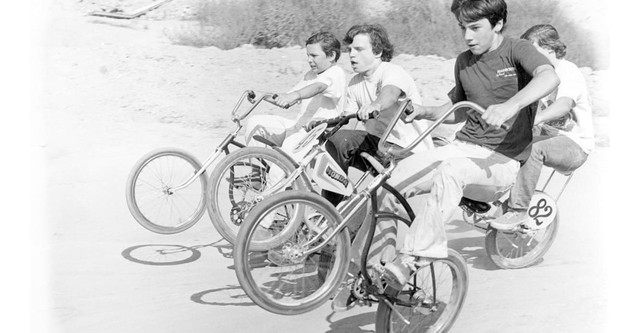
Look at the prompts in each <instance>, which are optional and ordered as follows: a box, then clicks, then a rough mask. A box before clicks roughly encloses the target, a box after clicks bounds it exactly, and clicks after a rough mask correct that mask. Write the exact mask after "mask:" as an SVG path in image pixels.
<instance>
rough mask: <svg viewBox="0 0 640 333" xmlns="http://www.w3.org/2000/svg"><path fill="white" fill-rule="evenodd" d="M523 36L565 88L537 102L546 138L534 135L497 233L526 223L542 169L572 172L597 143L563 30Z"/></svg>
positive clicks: (546, 28)
mask: <svg viewBox="0 0 640 333" xmlns="http://www.w3.org/2000/svg"><path fill="white" fill-rule="evenodd" d="M520 38H522V39H526V40H528V41H530V42H531V43H533V46H535V47H536V49H537V50H538V51H539V52H540V53H542V54H543V55H545V56H546V57H547V58H548V59H549V61H551V64H552V65H553V66H554V67H555V71H556V74H557V75H558V77H559V78H560V85H559V86H558V88H557V89H555V90H554V91H553V92H552V93H551V94H549V95H548V96H546V97H545V98H543V99H541V100H540V102H539V103H538V111H537V113H536V117H535V120H534V125H536V126H538V127H539V128H540V134H541V135H540V136H538V137H534V139H533V142H532V144H531V146H530V149H531V155H529V158H528V159H527V161H526V162H525V163H524V165H523V166H522V167H521V168H520V171H519V172H518V176H517V178H516V182H515V184H514V186H513V187H512V188H511V193H510V196H509V202H508V211H507V212H506V213H505V214H504V215H502V216H500V217H498V218H497V219H496V220H494V221H493V222H491V226H492V227H494V228H496V229H498V230H512V229H514V228H515V227H517V226H518V225H520V224H522V223H524V222H526V221H527V219H528V218H529V217H528V215H527V209H528V208H529V203H530V202H531V198H532V196H533V194H534V193H535V188H536V184H537V183H538V178H540V172H541V170H542V166H543V165H545V166H548V167H551V168H554V169H555V170H557V171H559V172H561V173H565V174H566V173H570V172H572V171H574V170H576V169H577V168H579V167H580V166H581V165H582V164H583V163H584V162H585V161H586V160H587V157H588V156H589V153H590V152H591V151H592V149H593V147H594V145H595V140H594V136H593V121H592V118H591V117H592V112H591V105H590V101H589V94H588V90H587V84H586V82H585V80H584V77H583V76H582V73H581V72H580V70H579V69H578V67H577V66H576V65H574V64H573V63H571V62H569V61H567V60H565V59H564V56H565V54H566V48H567V47H566V45H565V44H564V43H562V42H561V41H560V36H559V35H558V31H557V30H556V29H555V28H554V27H553V26H551V25H549V24H540V25H535V26H533V27H531V28H529V30H527V31H526V32H525V33H524V34H523V35H522V36H521V37H520Z"/></svg>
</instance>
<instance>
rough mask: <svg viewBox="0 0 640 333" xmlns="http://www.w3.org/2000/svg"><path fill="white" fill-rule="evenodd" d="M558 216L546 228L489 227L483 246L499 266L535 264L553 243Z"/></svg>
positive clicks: (521, 266)
mask: <svg viewBox="0 0 640 333" xmlns="http://www.w3.org/2000/svg"><path fill="white" fill-rule="evenodd" d="M559 222H560V216H559V214H558V213H556V216H555V219H554V220H553V222H551V223H550V224H549V225H548V226H547V227H546V228H543V229H538V230H529V229H526V228H519V229H517V230H516V231H509V232H507V231H498V230H496V229H494V228H489V230H488V231H487V235H486V237H485V247H486V249H487V253H488V254H489V258H490V259H491V261H493V263H494V264H496V265H497V266H498V267H500V268H504V269H513V268H525V267H529V266H532V265H535V264H537V263H538V262H539V261H540V260H541V259H542V256H544V254H545V253H547V251H548V250H549V248H550V247H551V244H553V241H554V239H555V238H556V234H557V233H558V227H559V225H558V224H559Z"/></svg>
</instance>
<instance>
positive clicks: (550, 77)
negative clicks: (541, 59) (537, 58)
mask: <svg viewBox="0 0 640 333" xmlns="http://www.w3.org/2000/svg"><path fill="white" fill-rule="evenodd" d="M558 84H560V79H559V78H558V75H557V74H556V71H555V70H554V69H553V67H551V65H542V66H539V67H538V68H536V70H535V71H534V72H533V78H532V79H531V81H530V82H529V84H527V85H526V86H525V87H524V88H522V90H520V91H518V93H516V94H515V95H513V97H511V98H510V99H509V100H508V101H507V102H506V103H512V104H515V105H516V106H517V109H516V112H517V111H520V110H521V109H523V108H524V107H526V106H527V105H529V104H531V103H534V102H536V101H538V100H540V99H541V98H543V97H544V96H547V95H549V94H550V93H551V92H552V91H553V90H554V89H555V88H556V87H557V86H558ZM513 116H515V114H513V115H510V116H509V118H510V117H513Z"/></svg>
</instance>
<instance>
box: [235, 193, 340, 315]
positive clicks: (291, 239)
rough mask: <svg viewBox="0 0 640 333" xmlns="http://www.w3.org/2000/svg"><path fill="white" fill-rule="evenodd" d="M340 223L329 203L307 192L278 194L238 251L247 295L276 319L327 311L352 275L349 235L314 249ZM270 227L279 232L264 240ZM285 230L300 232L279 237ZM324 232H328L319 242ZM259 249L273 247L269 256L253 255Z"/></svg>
mask: <svg viewBox="0 0 640 333" xmlns="http://www.w3.org/2000/svg"><path fill="white" fill-rule="evenodd" d="M307 217H309V218H308V219H307ZM341 220H342V219H341V217H340V214H339V213H338V211H337V210H336V209H335V207H333V206H332V205H331V204H330V203H329V201H327V200H326V199H324V198H322V197H321V196H320V195H318V194H315V193H312V192H307V191H286V192H282V193H278V194H275V195H273V196H271V197H269V198H267V199H265V200H264V201H262V202H261V203H259V204H258V205H256V206H255V207H254V208H253V209H252V210H251V212H250V213H249V216H248V217H247V219H246V220H245V221H244V223H243V224H242V226H241V227H240V231H239V233H238V241H237V243H236V244H235V246H234V249H233V252H234V256H233V259H234V264H235V268H236V276H237V277H238V281H239V282H240V286H242V289H244V291H245V292H246V294H247V295H248V296H249V298H251V300H253V302H255V303H256V304H257V305H259V306H260V307H262V308H264V309H265V310H267V311H270V312H273V313H278V314H284V315H295V314H301V313H305V312H308V311H311V310H313V309H315V308H317V307H319V306H320V305H322V304H323V303H324V302H326V301H327V300H328V299H329V297H330V296H331V295H332V294H334V293H335V292H336V291H337V289H338V287H339V286H340V283H341V282H342V280H343V278H344V277H345V274H346V273H347V268H348V264H349V234H348V231H346V230H343V231H341V232H339V233H337V234H336V235H335V236H334V237H333V238H332V239H330V240H329V241H328V242H327V244H326V245H324V246H321V247H318V248H316V249H314V248H315V247H317V246H318V245H320V244H321V243H322V241H323V240H324V239H326V237H327V236H328V235H329V234H330V233H331V232H332V231H333V230H335V227H336V226H337V225H338V223H339V222H340V221H341ZM269 224H272V225H275V227H272V228H270V229H269V235H270V236H269V237H265V235H264V233H263V229H264V226H266V225H269ZM285 224H289V225H290V226H292V227H294V229H293V230H295V232H294V233H287V234H282V233H280V232H279V230H282V229H283V225H285ZM312 224H313V225H312ZM322 230H327V232H326V233H324V235H323V236H320V237H316V236H318V231H320V232H322ZM256 243H258V244H262V245H265V244H268V245H269V246H268V247H267V248H266V249H264V251H253V250H251V246H253V245H254V244H256ZM311 249H313V251H310V252H307V251H309V250H311Z"/></svg>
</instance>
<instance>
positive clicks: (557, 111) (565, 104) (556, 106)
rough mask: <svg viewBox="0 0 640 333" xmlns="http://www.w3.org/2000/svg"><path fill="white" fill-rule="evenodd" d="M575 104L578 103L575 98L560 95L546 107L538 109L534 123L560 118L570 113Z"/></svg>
mask: <svg viewBox="0 0 640 333" xmlns="http://www.w3.org/2000/svg"><path fill="white" fill-rule="evenodd" d="M575 105H576V103H575V102H574V101H573V99H571V98H569V97H560V98H558V99H557V100H556V101H555V102H553V104H551V105H549V106H548V107H547V108H546V109H544V110H540V111H538V113H537V114H536V119H535V122H534V125H538V124H540V123H544V122H547V121H549V120H553V119H556V118H560V117H562V116H564V115H565V114H567V113H569V112H570V111H571V109H572V108H573V107H574V106H575Z"/></svg>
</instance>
